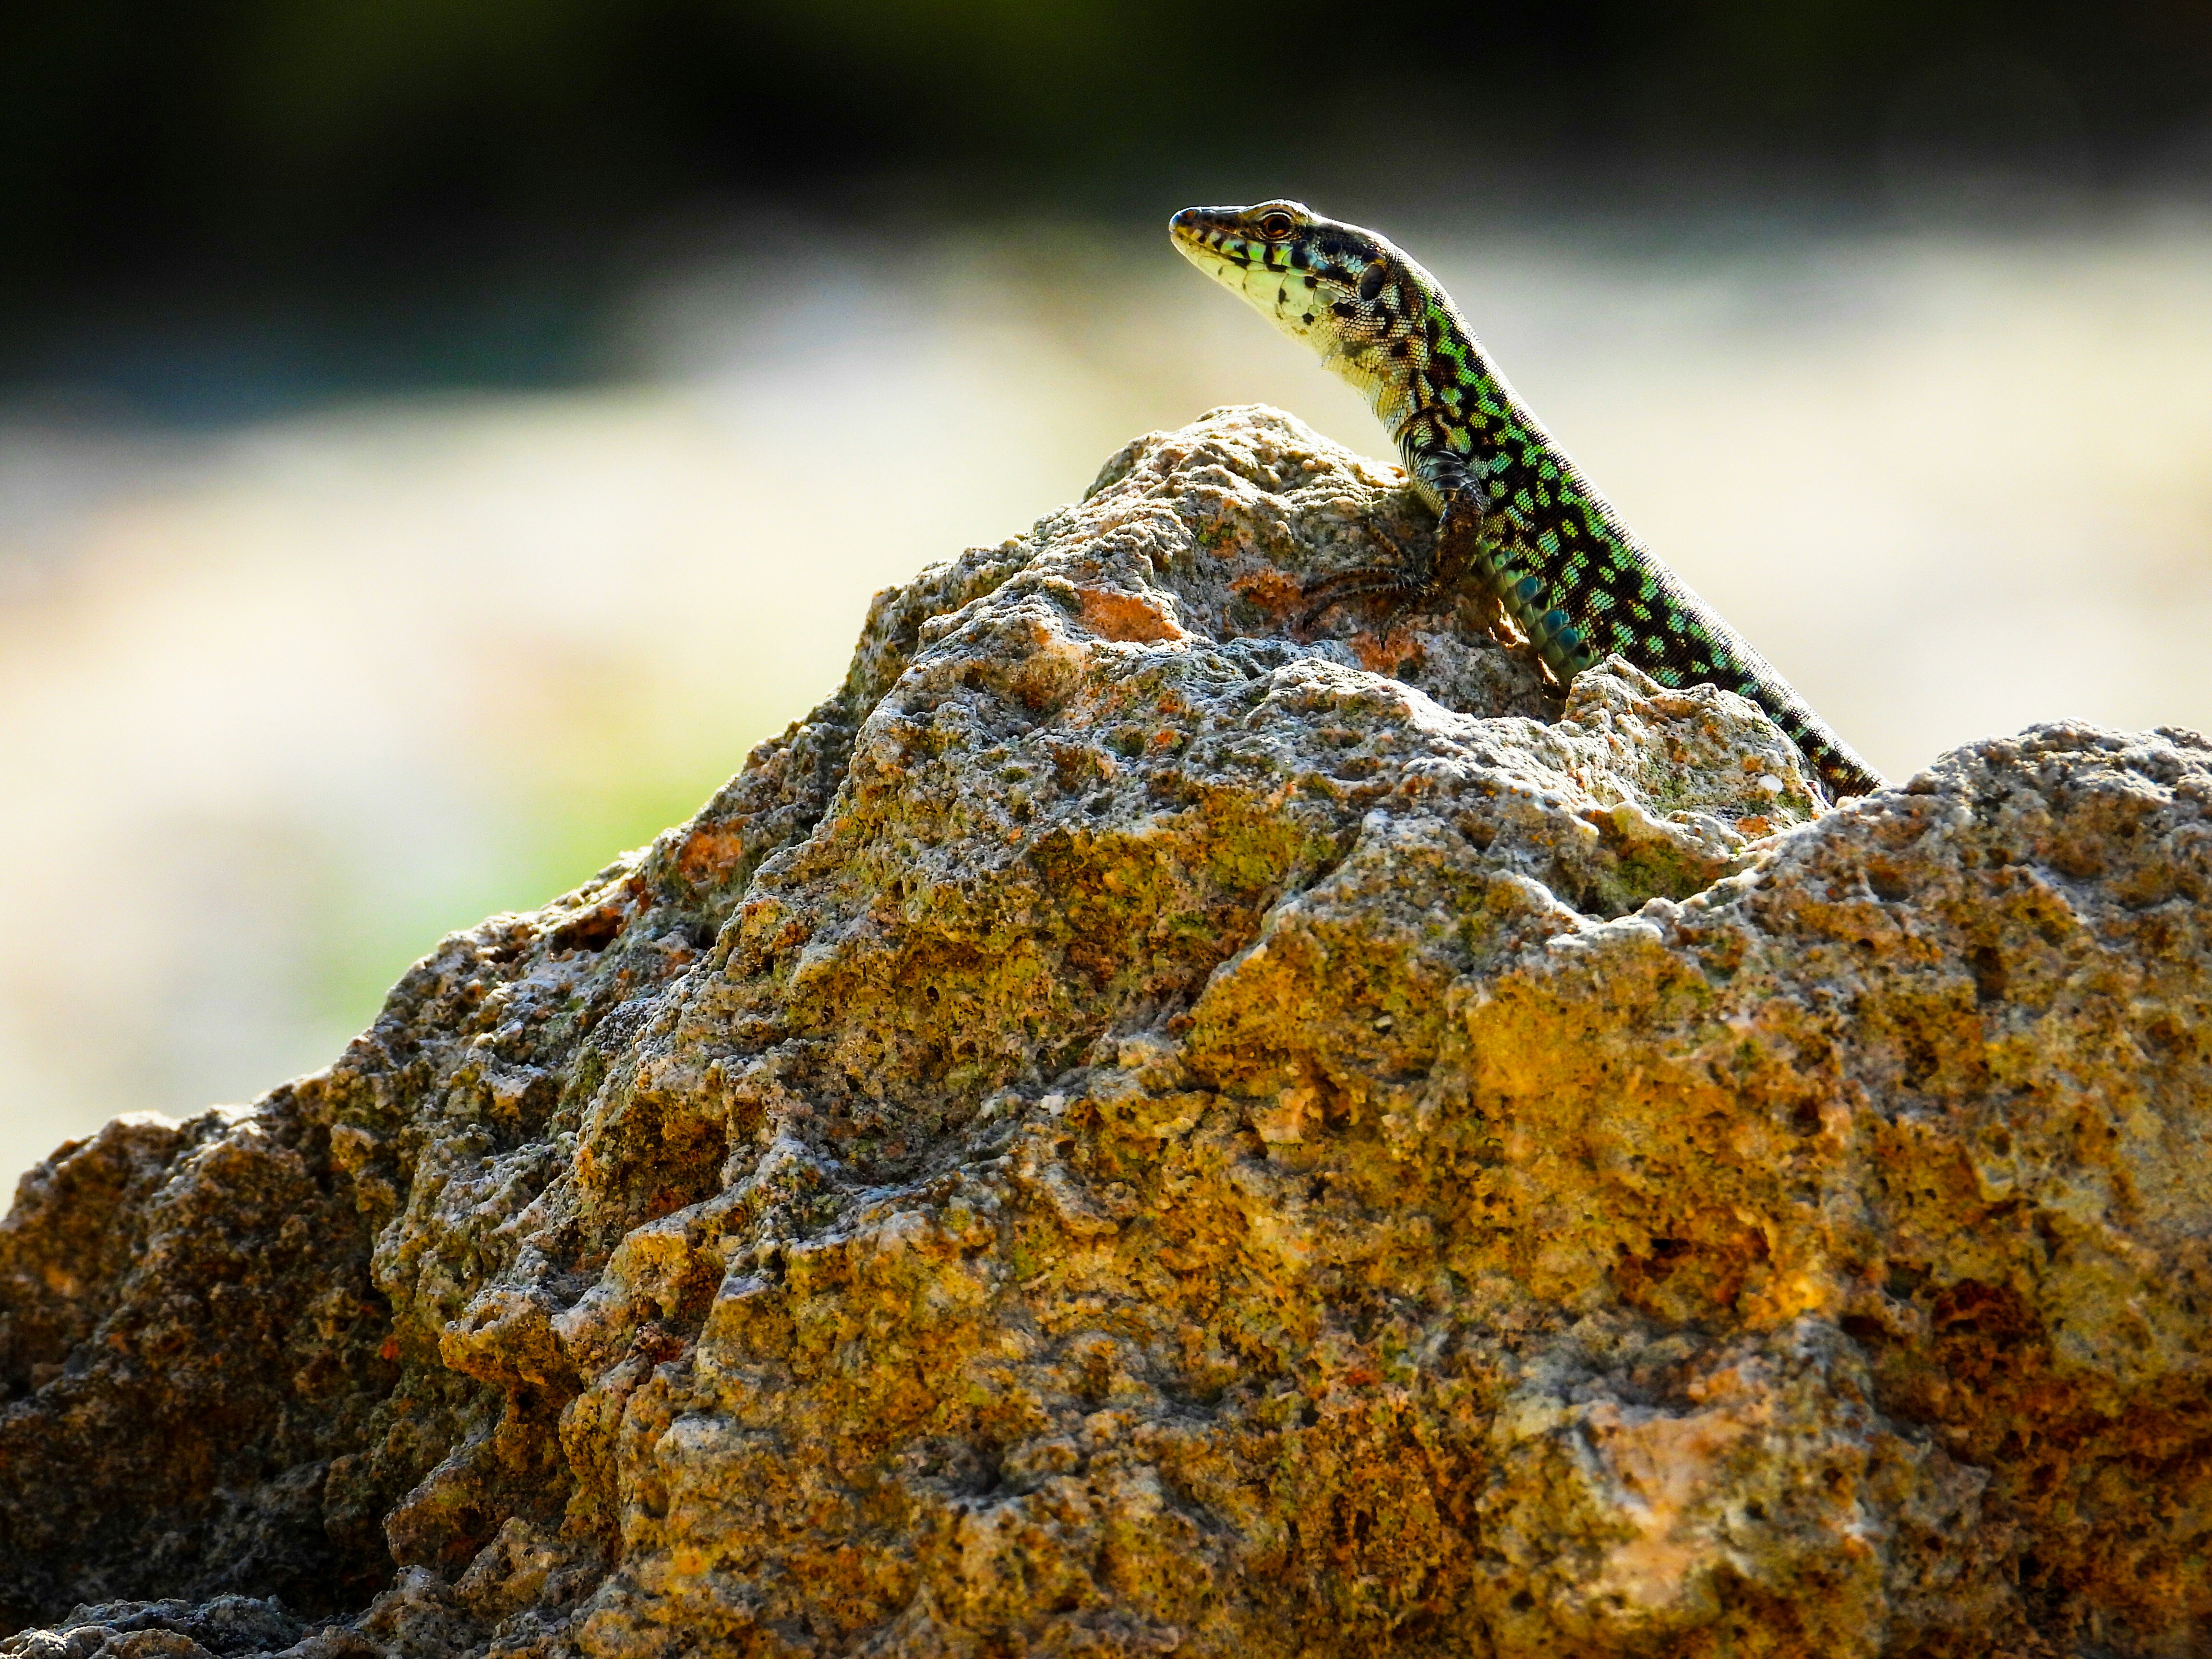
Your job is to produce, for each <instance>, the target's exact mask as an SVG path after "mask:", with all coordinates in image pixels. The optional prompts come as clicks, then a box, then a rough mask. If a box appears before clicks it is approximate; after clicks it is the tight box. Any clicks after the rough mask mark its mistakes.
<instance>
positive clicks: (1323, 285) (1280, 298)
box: [1170, 201, 1881, 795]
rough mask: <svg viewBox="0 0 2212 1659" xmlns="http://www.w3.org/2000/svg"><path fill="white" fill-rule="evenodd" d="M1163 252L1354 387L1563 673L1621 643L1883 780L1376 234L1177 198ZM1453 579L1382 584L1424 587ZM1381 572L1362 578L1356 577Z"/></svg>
mask: <svg viewBox="0 0 2212 1659" xmlns="http://www.w3.org/2000/svg"><path fill="white" fill-rule="evenodd" d="M1170 233H1171V234H1172V236H1173V238H1174V240H1175V242H1176V246H1177V247H1178V248H1179V249H1180V250H1181V251H1182V252H1183V254H1184V255H1185V256H1186V257H1187V258H1189V259H1190V260H1191V262H1192V263H1193V264H1196V265H1197V266H1198V267H1199V268H1200V270H1204V271H1206V274H1207V275H1209V276H1212V277H1214V278H1215V279H1216V280H1217V281H1218V282H1220V283H1223V284H1224V285H1225V287H1227V288H1229V289H1231V290H1232V291H1234V292H1236V293H1237V294H1238V295H1241V296H1242V297H1243V299H1245V300H1246V301H1248V302H1249V303H1250V304H1251V305H1252V306H1253V307H1255V308H1256V309H1257V310H1259V311H1260V312H1261V313H1262V314H1263V315H1265V316H1267V318H1268V319H1270V320H1271V321H1273V323H1274V324H1275V325H1277V326H1278V327H1279V328H1280V329H1282V330H1283V331H1285V332H1286V333H1288V334H1290V335H1291V336H1292V337H1296V338H1299V339H1303V340H1304V341H1305V342H1306V343H1308V344H1309V345H1310V346H1311V347H1313V348H1314V349H1316V351H1318V352H1319V353H1320V355H1321V356H1322V361H1323V362H1324V363H1325V364H1326V365H1327V366H1328V368H1331V369H1332V370H1334V372H1335V373H1336V374H1339V375H1340V376H1342V377H1343V378H1344V379H1345V380H1347V381H1349V382H1350V383H1351V384H1352V386H1355V387H1357V388H1358V390H1359V391H1360V392H1362V393H1363V394H1364V396H1365V397H1366V398H1367V400H1368V402H1369V404H1370V407H1372V408H1373V409H1374V410H1375V413H1376V417H1377V418H1378V419H1380V420H1381V421H1382V422H1383V426H1384V427H1385V428H1387V429H1388V430H1389V432H1390V434H1391V435H1392V437H1393V438H1394V439H1395V441H1396V442H1397V445H1398V449H1399V453H1400V455H1401V458H1402V459H1403V460H1404V462H1405V465H1406V469H1407V472H1408V473H1409V474H1410V475H1411V476H1412V478H1413V484H1414V487H1415V489H1417V490H1419V493H1420V494H1421V495H1422V497H1423V498H1424V499H1425V501H1427V502H1428V503H1429V505H1430V506H1431V507H1434V508H1435V509H1437V512H1438V513H1441V514H1443V518H1444V524H1445V527H1446V529H1447V530H1449V529H1450V528H1451V527H1452V526H1454V525H1455V524H1459V525H1462V526H1468V527H1469V528H1468V534H1469V535H1470V536H1471V537H1472V540H1473V547H1472V551H1471V554H1470V557H1471V562H1473V563H1474V566H1475V567H1476V568H1478V569H1479V571H1480V574H1481V575H1482V576H1483V577H1484V578H1485V579H1486V580H1487V582H1488V583H1489V585H1490V586H1491V587H1492V590H1493V591H1494V592H1496V593H1497V594H1498V598H1499V599H1501V600H1502V601H1503V602H1504V605H1505V607H1506V609H1507V611H1509V613H1510V615H1511V616H1512V617H1513V618H1514V620H1515V621H1516V623H1519V624H1520V625H1521V627H1522V629H1524V630H1526V631H1527V632H1528V635H1529V637H1530V639H1531V641H1533V642H1534V644H1535V646H1536V647H1537V648H1538V650H1539V651H1541V653H1543V657H1544V660H1545V661H1546V663H1547V664H1548V665H1550V667H1551V668H1552V670H1553V672H1554V673H1555V674H1557V675H1558V676H1559V678H1560V680H1561V682H1562V683H1565V682H1566V681H1568V680H1570V679H1571V678H1573V676H1574V675H1575V674H1577V672H1579V671H1582V670H1583V669H1584V668H1587V667H1589V666H1590V665H1592V664H1593V663H1595V662H1597V661H1598V660H1600V659H1601V658H1603V657H1605V656H1607V655H1609V654H1613V653H1618V654H1620V656H1621V657H1623V658H1625V659H1627V660H1628V661H1629V662H1631V663H1633V664H1634V665H1636V666H1637V667H1638V668H1640V669H1642V670H1643V671H1644V672H1646V673H1648V674H1650V676H1651V677H1652V678H1654V679H1656V680H1657V681H1659V682H1660V684H1662V685H1671V686H1688V685H1696V684H1714V685H1718V686H1721V687H1723V689H1725V690H1730V691H1734V692H1737V693H1739V694H1740V695H1741V696H1746V697H1748V698H1750V699H1751V700H1752V701H1753V702H1755V703H1757V704H1758V705H1759V707H1760V708H1763V709H1765V711H1766V713H1767V714H1768V715H1769V716H1770V717H1771V719H1772V720H1774V721H1775V723H1776V724H1777V725H1778V726H1781V727H1782V729H1783V730H1784V732H1787V733H1788V734H1789V736H1790V740H1791V741H1792V742H1793V743H1795V744H1796V745H1797V747H1798V748H1799V750H1801V751H1802V753H1803V754H1804V755H1805V757H1806V759H1807V760H1808V762H1809V763H1811V764H1812V767H1813V769H1814V771H1815V773H1816V774H1817V775H1819V776H1820V780H1821V781H1822V783H1823V784H1824V785H1825V786H1826V787H1827V788H1828V790H1829V791H1830V792H1831V793H1833V794H1837V795H1845V794H1864V793H1869V791H1871V790H1873V789H1876V788H1879V787H1881V775H1879V774H1878V773H1876V772H1875V770H1874V769H1873V768H1871V767H1870V766H1869V765H1868V764H1867V763H1866V762H1865V761H1863V759H1861V758H1860V757H1859V756H1858V755H1857V753H1856V752H1854V751H1853V750H1852V749H1851V747H1850V744H1847V743H1845V742H1844V739H1843V738H1841V737H1839V736H1838V735H1837V733H1836V732H1834V731H1833V730H1832V728H1831V727H1830V726H1828V725H1827V723H1826V721H1824V720H1821V718H1820V715H1819V714H1815V713H1814V710H1813V709H1812V708H1811V707H1810V706H1809V705H1808V704H1807V703H1806V702H1805V701H1804V699H1803V698H1802V697H1801V696H1798V695H1797V693H1796V690H1793V689H1792V688H1791V687H1790V684H1789V682H1788V681H1786V680H1784V678H1782V676H1781V675H1780V674H1778V673H1777V672H1776V671H1775V670H1774V667H1773V665H1771V664H1770V663H1769V662H1767V660H1766V659H1765V658H1764V657H1762V656H1760V655H1759V653H1758V652H1756V651H1754V650H1753V648H1752V647H1751V646H1750V644H1749V643H1748V642H1747V641H1745V640H1744V639H1743V637H1742V636H1741V635H1739V634H1738V633H1737V632H1736V631H1735V629H1733V628H1731V627H1729V624H1728V623H1727V622H1726V621H1725V620H1724V619H1723V617H1721V616H1720V614H1719V612H1717V611H1715V610H1714V609H1713V608H1712V607H1711V605H1708V604H1706V603H1705V600H1704V599H1700V598H1699V596H1698V594H1697V593H1696V592H1693V591H1692V589H1691V587H1690V586H1689V585H1688V584H1687V583H1686V582H1684V581H1683V580H1681V578H1680V577H1679V576H1677V575H1676V574H1674V572H1673V571H1672V570H1670V569H1668V567H1667V566H1666V564H1665V563H1663V562H1662V561H1661V560H1660V559H1659V557H1658V556H1656V554H1654V553H1652V552H1651V551H1650V550H1649V549H1648V548H1646V547H1645V546H1644V544H1642V543H1641V542H1640V541H1638V539H1637V538H1636V537H1635V535H1634V534H1633V533H1632V532H1631V531H1630V530H1629V529H1628V527H1627V526H1626V525H1625V524H1624V523H1623V522H1622V521H1621V520H1620V515H1619V514H1618V513H1615V512H1614V510H1613V507H1611V505H1610V504H1609V503H1607V501H1606V500H1605V498H1604V497H1603V496H1601V495H1599V494H1598V492H1597V491H1596V490H1595V489H1593V488H1591V487H1590V485H1589V483H1588V482H1587V481H1586V480H1585V479H1584V478H1583V475H1582V473H1581V471H1579V470H1578V469H1577V467H1576V465H1575V464H1574V462H1573V461H1572V460H1571V459H1570V458H1569V457H1568V455H1567V453H1566V452H1565V450H1563V449H1561V448H1560V447H1559V445H1558V443H1556V442H1555V441H1553V438H1552V436H1551V435H1550V434H1549V433H1548V432H1547V431H1546V430H1545V429H1544V428H1543V426H1542V425H1541V423H1540V422H1538V421H1537V420H1536V418H1535V416H1534V415H1533V414H1531V413H1530V412H1529V411H1528V408H1527V407H1526V405H1524V404H1522V401H1521V400H1520V398H1517V397H1516V395H1515V394H1514V392H1513V389H1512V387H1511V386H1510V385H1509V384H1508V383H1507V382H1506V380H1505V378H1504V375H1503V374H1500V373H1499V372H1498V369H1497V368H1496V367H1495V366H1494V365H1493V364H1492V362H1490V360H1489V358H1488V356H1486V354H1485V353H1484V351H1483V349H1482V348H1481V345H1480V343H1479V342H1478V341H1477V340H1476V338H1475V337H1474V331H1473V330H1471V329H1470V328H1469V327H1468V325H1467V323H1466V321H1465V320H1464V319H1462V317H1461V315H1460V314H1459V312H1458V309H1457V307H1455V306H1454V305H1453V303H1452V301H1451V297H1450V296H1449V295H1448V294H1446V293H1445V292H1444V290H1443V285H1442V284H1441V283H1438V282H1437V280H1436V278H1435V277H1433V276H1431V275H1430V274H1429V273H1428V272H1427V271H1426V270H1424V269H1423V268H1422V267H1421V266H1420V265H1419V264H1418V263H1417V262H1416V261H1415V260H1413V258H1411V257H1410V256H1409V255H1407V253H1405V252H1403V251H1402V250H1401V249H1400V248H1398V247H1397V246H1395V245H1394V244H1392V243H1391V242H1390V241H1389V240H1388V239H1387V238H1384V237H1383V236H1380V235H1378V234H1376V233H1375V232H1373V231H1370V230H1365V229H1363V228H1360V227H1358V226H1357V225H1346V224H1340V223H1338V222H1335V221H1334V220H1329V219H1324V218H1322V217H1321V216H1319V215H1317V214H1315V213H1314V212H1312V211H1311V210H1310V209H1308V208H1306V207H1305V206H1304V205H1303V204H1300V203H1297V202H1289V201H1277V202H1263V203H1261V204H1258V205H1256V206H1254V207H1241V208H1188V209H1185V210H1183V211H1182V212H1181V213H1179V214H1177V215H1176V216H1175V217H1174V219H1173V220H1171V221H1170ZM1453 574H1455V573H1453V572H1450V571H1449V570H1436V569H1432V570H1430V571H1428V572H1425V573H1413V574H1412V575H1411V576H1409V577H1407V579H1405V580H1400V581H1398V582H1397V583H1396V584H1395V586H1397V587H1399V588H1400V589H1401V590H1402V589H1406V588H1411V587H1420V588H1423V589H1427V590H1433V589H1435V588H1437V587H1440V586H1443V585H1445V580H1438V579H1439V577H1443V578H1444V579H1446V580H1449V577H1450V576H1451V575H1453ZM1378 585H1379V584H1376V583H1373V582H1370V583H1368V584H1366V586H1368V587H1369V588H1370V589H1371V588H1373V587H1375V586H1378Z"/></svg>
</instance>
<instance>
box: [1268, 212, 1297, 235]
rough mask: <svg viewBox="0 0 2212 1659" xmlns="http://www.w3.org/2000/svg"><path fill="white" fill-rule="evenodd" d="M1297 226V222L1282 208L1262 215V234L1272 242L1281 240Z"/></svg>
mask: <svg viewBox="0 0 2212 1659" xmlns="http://www.w3.org/2000/svg"><path fill="white" fill-rule="evenodd" d="M1296 229H1297V222H1296V221H1295V220H1293V219H1292V218H1291V216H1290V215H1289V214H1287V213H1285V212H1284V211H1283V210H1281V209H1280V208H1278V209H1276V210H1275V211H1274V212H1273V213H1263V214H1261V216H1260V234H1261V235H1262V236H1264V237H1266V238H1267V240H1269V241H1271V242H1279V241H1281V240H1283V239H1284V238H1285V236H1288V235H1289V234H1291V232H1292V231H1294V230H1296Z"/></svg>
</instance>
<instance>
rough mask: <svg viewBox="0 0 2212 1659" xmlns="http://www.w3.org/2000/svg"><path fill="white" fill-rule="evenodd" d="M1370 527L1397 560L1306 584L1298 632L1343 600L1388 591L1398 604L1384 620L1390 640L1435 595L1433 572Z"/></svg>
mask: <svg viewBox="0 0 2212 1659" xmlns="http://www.w3.org/2000/svg"><path fill="white" fill-rule="evenodd" d="M1370 531H1371V532H1372V534H1373V535H1374V537H1375V538H1376V540H1377V541H1379V542H1381V543H1382V544H1383V546H1384V547H1385V548H1386V549H1388V550H1389V553H1390V555H1391V556H1392V559H1393V562H1391V563H1389V564H1363V565H1358V566H1355V567H1353V568H1352V569H1350V570H1340V571H1338V572H1336V573H1335V574H1334V575H1328V576H1322V577H1318V578H1316V580H1312V581H1310V582H1308V583H1306V584H1305V586H1304V587H1302V588H1301V589H1300V590H1299V591H1298V599H1299V600H1300V601H1301V604H1300V608H1299V611H1298V614H1297V618H1296V620H1294V621H1293V622H1292V623H1291V627H1292V629H1294V630H1295V631H1297V632H1298V633H1300V634H1303V633H1304V632H1305V631H1306V630H1307V629H1310V628H1311V627H1312V626H1313V625H1314V623H1316V622H1318V621H1319V620H1320V619H1321V615H1322V612H1323V611H1326V610H1328V608H1329V606H1331V605H1336V604H1339V603H1340V602H1341V601H1343V600H1346V599H1358V598H1360V597H1361V596H1363V595H1364V594H1368V593H1388V594H1389V595H1391V596H1392V597H1393V599H1395V603H1394V604H1393V605H1391V607H1390V610H1389V614H1388V615H1387V616H1386V617H1383V638H1384V639H1386V640H1387V639H1389V637H1390V630H1391V629H1394V628H1395V627H1397V625H1398V624H1399V623H1400V622H1401V621H1402V620H1404V618H1405V617H1406V616H1407V614H1408V613H1409V612H1411V611H1413V610H1414V609H1415V608H1416V607H1417V606H1419V605H1420V604H1421V603H1422V601H1424V600H1425V599H1429V598H1431V597H1432V596H1433V595H1434V593H1435V592H1436V591H1437V585H1436V583H1435V581H1434V580H1433V579H1432V578H1433V573H1432V572H1431V571H1430V570H1429V569H1427V568H1425V567H1424V566H1423V565H1421V564H1418V563H1416V562H1414V561H1413V560H1411V559H1408V558H1407V556H1405V555H1404V554H1403V553H1402V552H1401V551H1400V550H1399V548H1398V544H1396V543H1395V542H1394V541H1392V540H1391V539H1390V538H1389V537H1388V536H1386V535H1384V534H1383V532H1381V531H1380V530H1376V529H1373V528H1372V526H1370Z"/></svg>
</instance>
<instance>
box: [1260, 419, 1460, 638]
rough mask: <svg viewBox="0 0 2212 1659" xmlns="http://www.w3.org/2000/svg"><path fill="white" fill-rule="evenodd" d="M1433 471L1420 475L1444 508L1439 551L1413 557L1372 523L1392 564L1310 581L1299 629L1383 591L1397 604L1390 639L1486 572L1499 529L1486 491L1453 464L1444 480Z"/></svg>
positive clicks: (1388, 622) (1387, 625) (1389, 622)
mask: <svg viewBox="0 0 2212 1659" xmlns="http://www.w3.org/2000/svg"><path fill="white" fill-rule="evenodd" d="M1423 459H1426V458H1423ZM1431 471H1432V469H1431V467H1429V466H1423V467H1421V468H1420V470H1419V471H1417V472H1416V473H1415V477H1416V479H1417V481H1418V482H1419V483H1421V484H1423V485H1425V486H1427V487H1426V488H1425V489H1423V490H1422V492H1421V493H1422V494H1423V495H1426V496H1430V497H1431V499H1434V500H1437V501H1441V503H1442V505H1443V511H1442V513H1441V514H1440V515H1439V517H1438V519H1437V535H1436V545H1435V548H1434V550H1433V551H1431V553H1430V554H1429V556H1427V557H1425V558H1423V557H1419V556H1413V555H1409V554H1407V553H1406V552H1405V551H1404V550H1402V549H1401V548H1400V547H1399V546H1398V544H1396V543H1395V541H1393V540H1392V539H1391V538H1389V536H1387V535H1385V534H1384V533H1383V532H1382V531H1381V530H1380V529H1378V528H1376V526H1372V525H1370V526H1368V528H1369V531H1370V533H1372V534H1373V535H1374V537H1375V538H1376V540H1377V541H1379V542H1381V543H1382V544H1383V546H1384V547H1385V548H1386V549H1388V550H1389V553H1390V555H1391V558H1392V562H1390V563H1389V564H1364V565H1356V566H1354V567H1353V568H1351V569H1349V570H1340V571H1336V572H1334V574H1330V575H1327V576H1322V577H1319V578H1317V579H1316V580H1313V581H1310V582H1308V583H1306V584H1305V585H1304V587H1303V588H1301V589H1300V591H1299V594H1298V597H1299V599H1300V601H1301V608H1300V610H1299V612H1298V618H1297V628H1298V629H1300V630H1301V631H1303V630H1304V629H1308V628H1310V627H1311V626H1312V625H1313V623H1315V622H1316V620H1317V619H1318V618H1319V617H1320V616H1321V614H1322V612H1323V611H1327V610H1328V608H1329V606H1331V605H1336V604H1338V603H1340V602H1341V601H1343V600H1345V599H1356V598H1359V597H1361V596H1363V595H1365V594H1370V593H1380V594H1387V595H1389V598H1390V599H1391V601H1392V603H1391V606H1390V610H1389V613H1388V614H1387V615H1386V616H1385V617H1384V619H1383V635H1384V637H1385V638H1387V637H1389V633H1390V630H1391V629H1394V628H1395V627H1396V626H1397V625H1398V623H1400V622H1401V620H1402V619H1403V618H1404V617H1406V616H1407V615H1408V614H1409V613H1411V612H1413V611H1416V610H1417V609H1418V608H1419V607H1420V606H1423V605H1427V604H1429V603H1430V602H1431V601H1433V600H1436V599H1442V598H1446V597H1448V596H1450V595H1453V594H1455V593H1456V592H1458V590H1459V588H1460V587H1461V586H1462V584H1463V583H1464V582H1465V581H1466V580H1467V579H1468V576H1469V575H1470V574H1474V573H1475V572H1477V571H1481V570H1484V569H1485V568H1486V558H1487V556H1488V551H1489V550H1490V549H1491V547H1492V529H1493V526H1492V521H1491V520H1490V518H1489V516H1488V515H1487V514H1486V513H1485V512H1484V510H1483V507H1482V492H1481V490H1480V488H1479V487H1477V486H1476V485H1475V484H1474V481H1473V480H1472V479H1471V478H1470V477H1468V475H1467V472H1466V470H1465V468H1464V467H1462V466H1459V465H1451V466H1450V467H1449V468H1448V469H1446V470H1445V471H1443V474H1442V475H1441V476H1437V477H1429V476H1425V475H1427V474H1429V473H1431Z"/></svg>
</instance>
